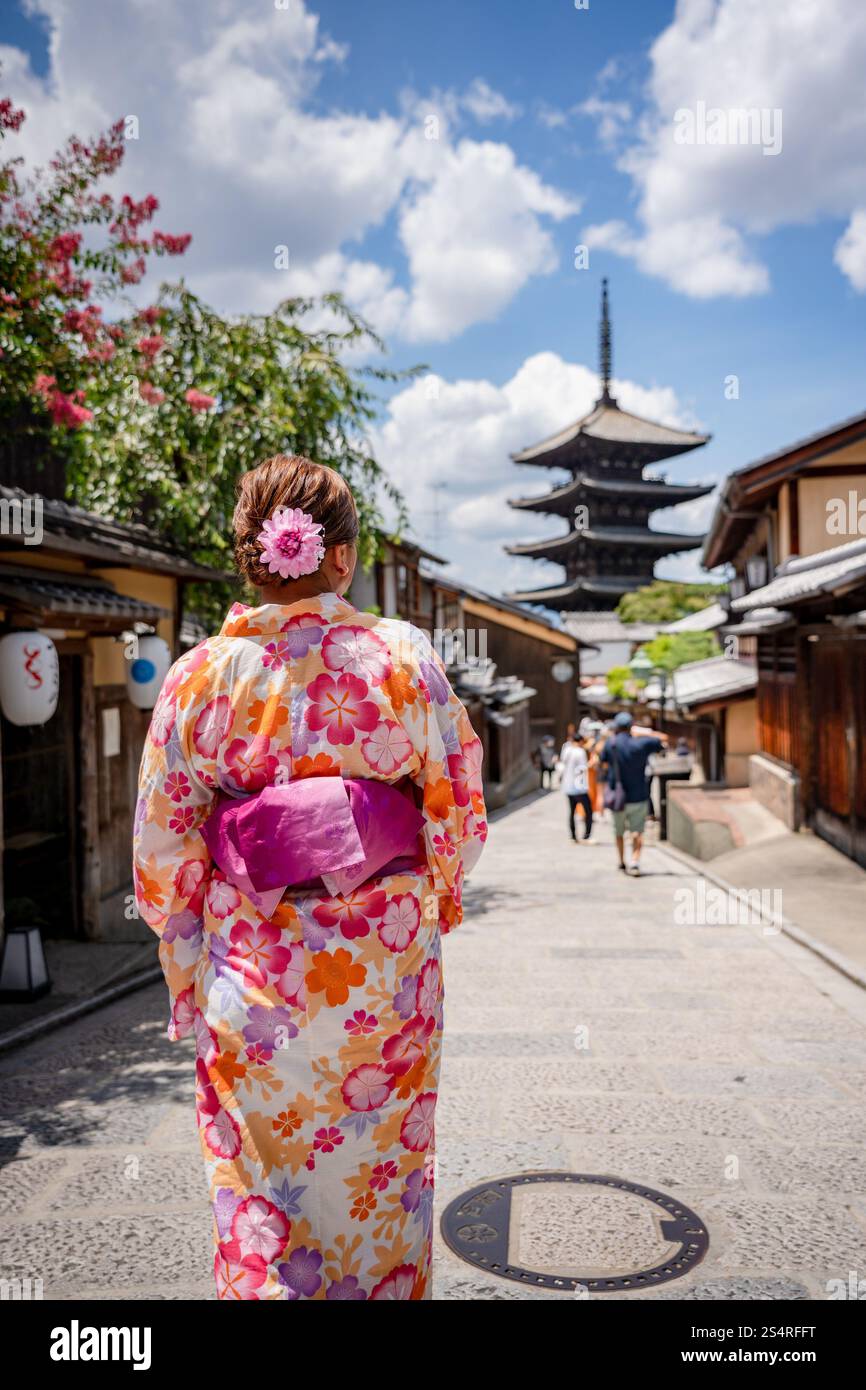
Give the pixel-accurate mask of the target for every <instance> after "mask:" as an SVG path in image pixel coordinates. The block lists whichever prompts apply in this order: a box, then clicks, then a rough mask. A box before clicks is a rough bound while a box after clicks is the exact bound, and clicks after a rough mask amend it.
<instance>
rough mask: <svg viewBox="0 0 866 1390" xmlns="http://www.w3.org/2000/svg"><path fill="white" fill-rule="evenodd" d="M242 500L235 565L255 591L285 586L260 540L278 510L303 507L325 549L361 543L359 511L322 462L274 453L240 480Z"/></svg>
mask: <svg viewBox="0 0 866 1390" xmlns="http://www.w3.org/2000/svg"><path fill="white" fill-rule="evenodd" d="M237 493H238V500H237V504H236V506H235V514H234V518H233V522H232V524H233V527H234V533H235V562H236V564H237V567H238V569H239V570H240V572H241V574H242V575H243V577H244V578H245V579H248V580H249V582H250V583H251V584H254V585H255V587H256V588H257V589H261V588H264V586H265V585H266V584H267V585H270V584H277V585H278V584H283V583H286V582H288V581H286V580H281V579H280V576H279V575H278V574H272V573H271V572H270V570H269V569H268V568H267V566H266V565H264V564H262V552H261V549H260V547H259V544H258V536H259V532H260V531H261V529H262V527H263V526H264V524H265V522H266V521H267V520H268V517H270V516H272V515H273V513H274V512H275V511H276V509H277V507H300V508H301V511H304V512H307V513H309V515H310V516H311V517H312V518H313V520H314V521H316V522H318V523H319V525H320V526H322V527H324V531H323V534H322V540H323V542H324V545H325V548H326V549H327V548H328V546H331V545H346V544H348V543H349V542H350V541H354V540H355V539H357V535H358V513H357V511H356V509H355V499H354V497H353V496H352V493H351V489H350V488H349V485H348V483H347V482H346V481H345V479H344V478H341V477H340V474H339V473H337V472H336V470H335V469H333V468H328V467H327V465H326V464H324V463H313V461H312V459H307V458H304V457H303V456H302V455H301V454H274V456H273V458H269V459H265V461H264V463H260V464H259V465H258V467H257V468H251V469H250V471H249V473H244V474H243V476H242V477H241V478H240V480H239V481H238V488H237Z"/></svg>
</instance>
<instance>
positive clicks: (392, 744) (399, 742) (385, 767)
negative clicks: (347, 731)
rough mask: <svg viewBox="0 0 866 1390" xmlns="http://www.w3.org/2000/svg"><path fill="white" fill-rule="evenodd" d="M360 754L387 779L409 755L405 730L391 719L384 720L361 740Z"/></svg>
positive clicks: (407, 736)
mask: <svg viewBox="0 0 866 1390" xmlns="http://www.w3.org/2000/svg"><path fill="white" fill-rule="evenodd" d="M361 752H362V753H363V754H364V757H365V758H366V759H367V762H368V763H369V764H370V766H371V767H375V769H376V771H377V772H381V773H382V775H383V776H385V777H388V776H390V774H391V773H392V772H394V771H396V769H397V768H398V767H399V766H400V765H401V763H405V761H406V759H407V758H408V757H409V756H410V755H411V752H412V742H411V740H410V738H409V735H408V734H407V733H406V730H405V729H403V728H402V727H401V726H400V725H399V724H396V723H395V722H394V720H393V719H384V720H383V721H382V723H381V724H377V725H376V727H375V729H374V730H373V732H372V733H371V734H369V735H368V737H367V738H365V739H362V740H361Z"/></svg>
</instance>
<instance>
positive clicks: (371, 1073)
mask: <svg viewBox="0 0 866 1390" xmlns="http://www.w3.org/2000/svg"><path fill="white" fill-rule="evenodd" d="M393 1089H394V1077H393V1076H391V1075H390V1074H389V1073H388V1072H387V1071H386V1070H385V1068H384V1067H382V1066H379V1065H378V1064H377V1063H375V1062H364V1063H363V1064H362V1065H361V1066H360V1067H355V1070H354V1071H350V1072H349V1075H348V1076H347V1077H346V1079H345V1081H344V1082H343V1084H342V1086H341V1088H340V1090H341V1092H342V1096H343V1100H344V1101H345V1102H346V1104H347V1105H348V1107H349V1109H350V1110H357V1111H361V1112H368V1113H369V1111H371V1110H378V1109H379V1107H380V1106H381V1105H384V1104H385V1101H386V1100H387V1099H388V1097H389V1095H390V1094H391V1092H392V1090H393Z"/></svg>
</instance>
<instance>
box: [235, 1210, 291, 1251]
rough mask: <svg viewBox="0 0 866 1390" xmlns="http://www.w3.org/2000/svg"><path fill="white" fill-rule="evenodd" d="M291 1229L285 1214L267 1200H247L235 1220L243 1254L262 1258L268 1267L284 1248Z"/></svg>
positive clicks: (236, 1214) (236, 1236)
mask: <svg viewBox="0 0 866 1390" xmlns="http://www.w3.org/2000/svg"><path fill="white" fill-rule="evenodd" d="M289 1229H290V1227H289V1222H288V1221H287V1219H286V1217H285V1216H283V1213H282V1212H281V1211H280V1210H279V1209H278V1208H277V1207H275V1206H274V1205H273V1203H272V1202H269V1201H267V1199H266V1198H264V1197H247V1199H246V1200H245V1201H243V1202H241V1204H240V1206H239V1207H238V1209H237V1211H236V1212H235V1214H234V1218H233V1220H232V1236H233V1237H234V1239H235V1240H236V1241H237V1242H238V1245H239V1246H240V1252H241V1255H259V1256H260V1257H261V1258H262V1259H263V1260H264V1261H265V1262H266V1263H268V1264H270V1262H271V1261H272V1260H273V1259H275V1258H276V1256H277V1255H279V1254H280V1253H281V1252H282V1250H283V1249H284V1248H285V1244H286V1241H287V1240H288V1238H289Z"/></svg>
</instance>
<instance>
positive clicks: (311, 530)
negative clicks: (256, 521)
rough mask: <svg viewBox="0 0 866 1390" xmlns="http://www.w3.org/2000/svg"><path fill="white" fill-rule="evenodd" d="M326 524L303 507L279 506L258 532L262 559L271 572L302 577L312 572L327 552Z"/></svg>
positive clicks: (284, 577) (284, 576) (287, 577)
mask: <svg viewBox="0 0 866 1390" xmlns="http://www.w3.org/2000/svg"><path fill="white" fill-rule="evenodd" d="M323 530H324V528H323V527H322V526H321V525H320V524H319V522H317V521H314V520H313V518H312V517H311V516H310V514H309V512H302V511H301V509H300V507H277V510H276V511H275V512H274V514H273V516H270V517H268V519H267V521H266V522H265V524H264V526H263V527H262V529H261V531H260V532H259V534H258V540H257V543H258V545H260V546H261V550H262V561H263V563H265V564H267V567H268V569H269V570H270V572H271V574H278V575H280V577H281V578H282V579H300V577H301V575H302V574H313V573H314V572H315V571H316V570H317V569H318V568H319V565H320V564H321V563H322V560H323V559H324V556H325V546H324V542H323V541H322V532H323Z"/></svg>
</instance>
